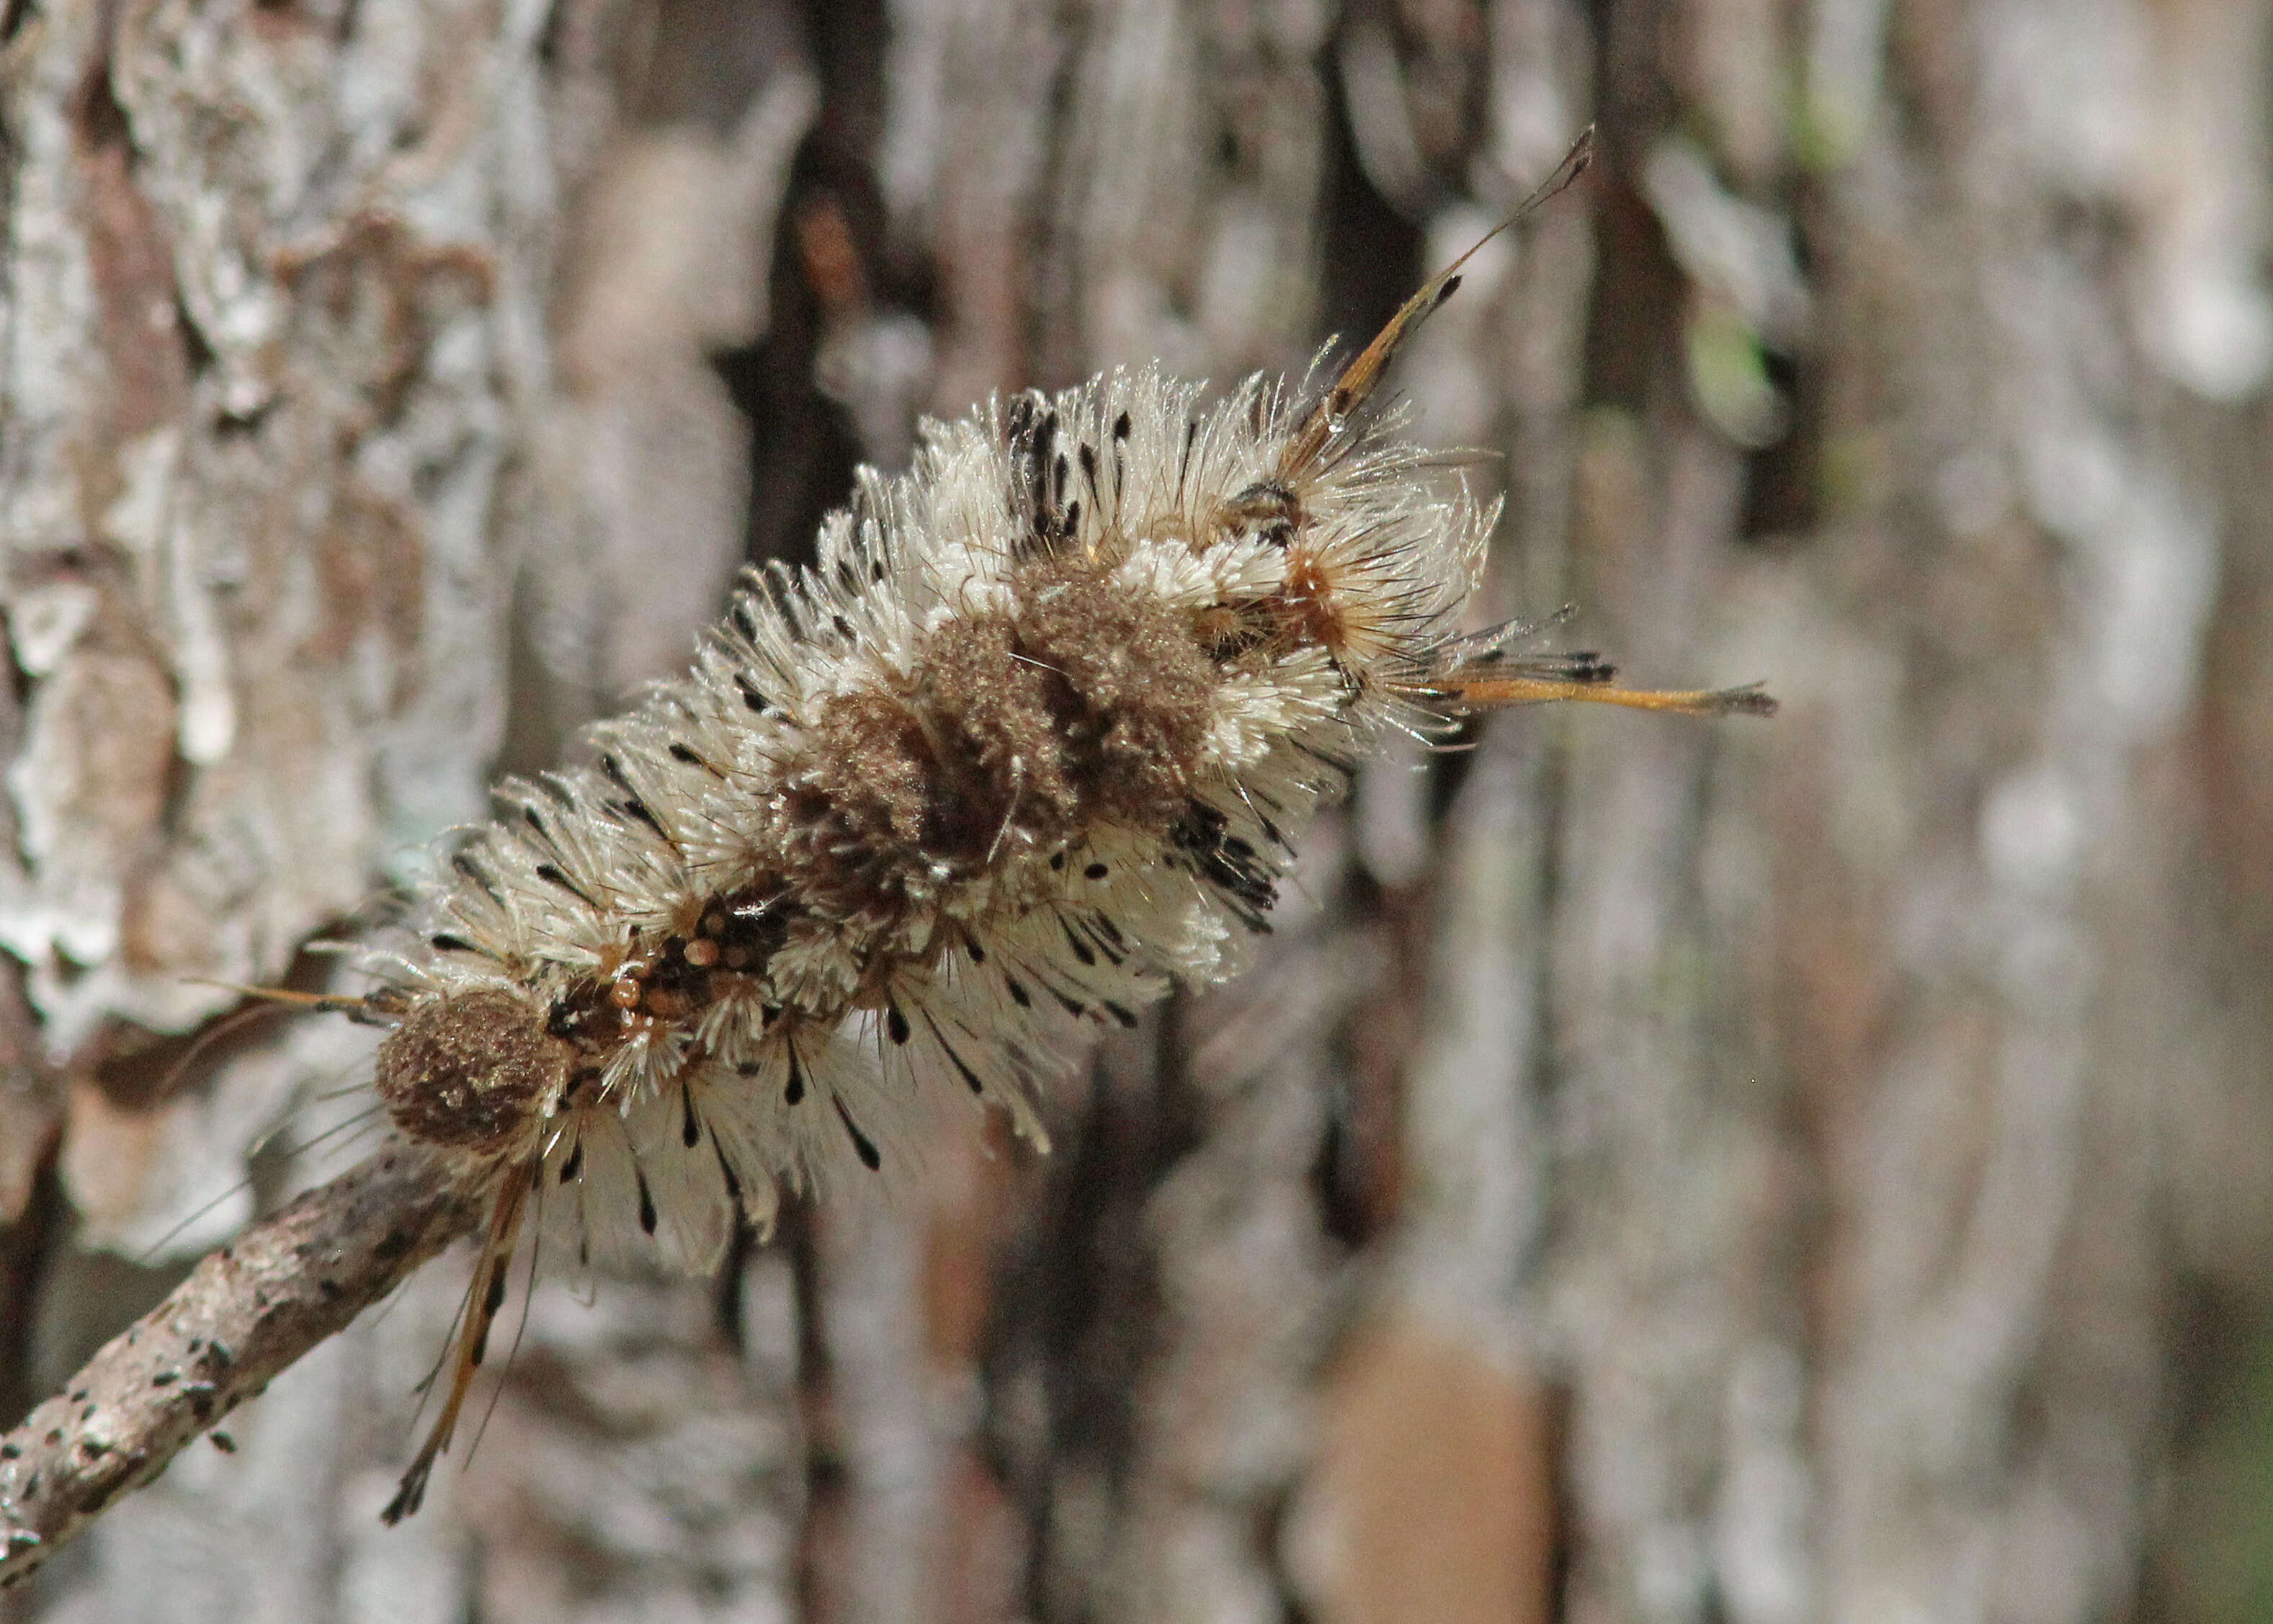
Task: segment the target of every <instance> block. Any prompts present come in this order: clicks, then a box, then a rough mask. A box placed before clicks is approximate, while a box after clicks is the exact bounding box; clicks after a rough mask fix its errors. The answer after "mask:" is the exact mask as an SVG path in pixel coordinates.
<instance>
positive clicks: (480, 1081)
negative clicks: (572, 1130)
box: [378, 987, 570, 1156]
mask: <svg viewBox="0 0 2273 1624" xmlns="http://www.w3.org/2000/svg"><path fill="white" fill-rule="evenodd" d="M569 1058H570V1050H569V1047H568V1045H567V1044H566V1043H564V1042H562V1041H560V1040H559V1039H558V1038H555V1037H553V1036H551V1034H549V1033H547V1032H546V1030H545V1015H544V1010H542V1009H541V1008H539V1007H538V1006H537V1005H536V1004H534V1003H532V1002H531V1001H530V1000H529V999H527V998H525V997H523V996H521V995H520V994H518V993H514V992H508V991H506V990H505V989H502V988H489V987H484V988H476V989H473V990H471V991H469V992H461V993H454V994H451V995H449V996H445V997H439V998H432V999H429V1000H427V1001H426V1002H424V1003H422V1004H418V1005H416V1007H415V1008H413V1009H412V1010H411V1011H410V1013H409V1015H407V1016H405V1017H404V1018H403V1020H402V1024H401V1025H400V1026H396V1027H395V1029H394V1031H393V1032H391V1033H389V1034H387V1035H386V1041H384V1042H383V1043H381V1044H380V1045H379V1063H378V1064H379V1077H378V1083H379V1097H380V1098H381V1099H383V1100H385V1101H386V1109H387V1114H388V1115H389V1116H393V1117H394V1124H395V1126H396V1127H398V1128H400V1129H401V1131H402V1132H404V1133H405V1134H407V1135H408V1136H409V1138H411V1139H416V1140H418V1141H419V1142H421V1143H422V1144H426V1145H433V1146H439V1147H443V1148H445V1149H448V1150H454V1151H463V1152H467V1153H469V1154H473V1155H476V1156H498V1155H503V1154H507V1153H509V1152H511V1151H514V1150H515V1149H517V1148H519V1147H521V1145H522V1144H523V1143H524V1142H525V1140H526V1139H527V1137H528V1133H529V1127H530V1125H531V1124H533V1123H535V1122H536V1120H537V1119H538V1118H539V1117H540V1116H542V1114H543V1113H544V1109H545V1108H546V1107H547V1106H548V1105H550V1104H551V1101H553V1100H555V1099H557V1098H558V1097H559V1093H560V1089H561V1087H562V1086H563V1084H565V1083H566V1080H567V1076H568V1064H569Z"/></svg>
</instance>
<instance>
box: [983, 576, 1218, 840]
mask: <svg viewBox="0 0 2273 1624" xmlns="http://www.w3.org/2000/svg"><path fill="white" fill-rule="evenodd" d="M1021 596H1022V601H1021V604H1020V609H1019V616H1018V641H1019V644H1020V646H1021V648H1022V650H1024V653H1025V654H1026V655H1027V657H1028V658H1031V659H1033V660H1035V661H1038V662H1039V663H1040V664H1041V665H1044V666H1046V667H1047V668H1048V669H1049V670H1050V671H1051V672H1054V673H1056V675H1057V678H1058V680H1059V683H1060V684H1061V692H1060V694H1059V695H1058V704H1057V706H1056V707H1055V709H1056V711H1057V716H1056V721H1057V731H1058V736H1059V737H1060V738H1061V739H1063V740H1064V741H1065V744H1064V747H1063V748H1064V750H1065V757H1066V772H1067V776H1068V777H1069V778H1070V779H1071V780H1072V782H1073V786H1074V790H1075V793H1076V795H1077V796H1078V797H1079V799H1080V802H1081V806H1082V808H1083V810H1084V813H1085V814H1086V815H1087V816H1091V817H1097V818H1102V819H1105V820H1106V821H1109V822H1112V823H1119V824H1122V825H1124V826H1127V827H1131V828H1137V829H1148V830H1153V831H1163V830H1166V829H1167V827H1168V825H1169V824H1170V823H1174V821H1175V819H1176V817H1177V816H1178V815H1179V814H1180V813H1181V812H1182V810H1183V808H1184V803H1185V801H1186V800H1187V799H1188V797H1189V793H1190V784H1191V775H1192V770H1193V766H1194V764H1195V763H1197V761H1198V759H1199V753H1200V747H1201V745H1202V743H1203V742H1204V741H1205V739H1206V737H1207V729H1208V721H1209V717H1210V714H1211V711H1212V706H1213V701H1214V691H1215V683H1216V681H1217V680H1218V679H1217V673H1216V670H1215V666H1214V665H1213V664H1212V662H1211V661H1210V660H1209V658H1208V657H1207V655H1206V654H1205V653H1204V651H1203V650H1201V648H1200V647H1199V644H1198V643H1197V641H1196V639H1195V632H1194V628H1193V626H1192V624H1191V622H1190V620H1189V617H1187V616H1185V615H1183V614H1181V613H1177V612H1176V611H1174V610H1173V609H1171V608H1169V607H1168V606H1167V605H1166V604H1163V603H1162V602H1160V600H1159V598H1156V597H1154V596H1153V595H1152V594H1151V593H1149V592H1132V591H1130V590H1128V588H1126V587H1124V586H1121V585H1120V584H1119V583H1115V582H1114V581H1113V580H1112V579H1111V578H1110V577H1108V576H1105V575H1098V574H1095V573H1093V572H1091V571H1089V570H1086V569H1084V568H1081V567H1080V566H1079V565H1078V564H1072V565H1056V564H1053V565H1046V566H1043V567H1041V568H1038V569H1037V570H1036V571H1035V572H1034V576H1033V578H1032V579H1031V582H1030V583H1025V590H1024V592H1023V593H1022V595H1021Z"/></svg>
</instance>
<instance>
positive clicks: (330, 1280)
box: [0, 1146, 476, 1587]
mask: <svg viewBox="0 0 2273 1624" xmlns="http://www.w3.org/2000/svg"><path fill="white" fill-rule="evenodd" d="M475 1215H476V1205H475V1203H473V1202H472V1201H471V1200H469V1199H468V1198H467V1196H466V1195H465V1193H464V1192H462V1191H461V1190H458V1189H454V1188H452V1187H451V1186H450V1185H448V1184H446V1182H445V1181H444V1180H443V1179H442V1178H441V1177H439V1176H438V1174H437V1173H436V1171H435V1170H434V1169H433V1168H432V1167H431V1165H430V1164H429V1163H427V1162H424V1160H423V1159H422V1158H420V1157H419V1156H417V1155H416V1154H415V1153H413V1152H411V1151H409V1150H407V1149H405V1148H403V1147H399V1146H392V1147H388V1148H387V1149H386V1150H383V1151H381V1152H379V1154H376V1155H374V1156H372V1157H371V1158H370V1159H369V1160H367V1161H365V1162H362V1163H361V1164H359V1165H358V1166H356V1167H355V1168H353V1169H349V1171H348V1172H346V1173H343V1174H341V1176H340V1177H337V1178H335V1179H334V1180H332V1182H331V1183H329V1184H325V1185H323V1186H322V1187H320V1188H319V1189H315V1190H311V1191H310V1192H307V1193H306V1194H305V1195H303V1196H301V1197H300V1198H299V1199H296V1200H295V1201H293V1202H292V1203H291V1204H290V1205H289V1206H288V1207H285V1208H284V1209H283V1210H282V1211H281V1212H280V1213H278V1214H276V1215H275V1216H274V1217H273V1218H270V1219H267V1220H266V1221H265V1222H260V1223H258V1224H256V1225H254V1226H253V1227H252V1228H251V1229H249V1230H247V1231H246V1232H245V1233H244V1235H242V1236H240V1237H238V1238H237V1239H236V1241H235V1242H234V1243H232V1244H229V1245H227V1246H223V1247H222V1248H221V1249H220V1250H219V1251H218V1252H214V1253H213V1254H212V1255H211V1256H209V1257H207V1258H206V1259H205V1260H204V1261H203V1262H201V1263H199V1265H198V1266H197V1267H196V1268H195V1269H193V1270H192V1271H191V1274H190V1277H189V1278H188V1279H187V1280H185V1281H184V1282H182V1283H181V1285H180V1286H179V1287H177V1288H176V1289H175V1290H174V1292H173V1293H172V1294H171V1295H170V1296H169V1297H167V1298H166V1300H165V1301H164V1302H162V1303H161V1304H159V1305H158V1306H157V1307H156V1308H155V1309H154V1310H152V1311H151V1312H149V1313H147V1314H146V1315H145V1316H143V1318H142V1319H141V1320H140V1321H139V1322H138V1323H137V1324H135V1325H133V1326H132V1327H129V1328H128V1329H127V1330H126V1331H125V1332H124V1333H123V1334H122V1335H118V1336H116V1337H114V1338H113V1339H112V1340H111V1341H110V1342H109V1344H107V1345H106V1346H105V1347H104V1348H103V1349H102V1350H101V1352H100V1353H97V1354H96V1355H95V1356H94V1358H92V1359H90V1360H89V1361H87V1363H86V1367H85V1368H83V1369H82V1370H81V1371H80V1372H79V1374H78V1375H76V1376H75V1377H73V1378H72V1379H71V1382H70V1384H69V1386H68V1387H65V1389H64V1391H63V1392H61V1393H59V1394H57V1395H56V1396H55V1397H53V1398H51V1399H49V1400H48V1401H47V1402H45V1403H43V1404H41V1405H40V1406H39V1407H38V1408H37V1409H35V1410H33V1411H32V1413H31V1414H30V1416H28V1417H26V1419H25V1420H24V1422H23V1424H22V1425H19V1426H18V1427H17V1428H16V1430H15V1431H13V1432H10V1433H9V1434H8V1435H7V1437H6V1438H5V1439H4V1440H0V1527H4V1530H5V1533H4V1536H0V1538H4V1539H5V1541H6V1544H5V1546H4V1549H0V1587H6V1586H10V1585H13V1584H15V1583H17V1582H18V1581H19V1580H21V1579H23V1578H25V1577H26V1576H27V1575H30V1574H31V1573H32V1572H33V1571H34V1569H36V1568H38V1567H39V1566H40V1565H41V1563H42V1562H44V1561H45V1560H47V1559H48V1557H49V1555H50V1554H51V1553H54V1552H55V1551H56V1548H57V1547H59V1546H61V1545H64V1544H66V1543H67V1542H69V1541H70V1540H71V1539H72V1538H75V1537H77V1536H78V1535H79V1532H80V1531H81V1530H84V1529H86V1527H87V1525H88V1524H89V1523H91V1522H94V1519H95V1517H96V1516H97V1515H100V1514H101V1511H102V1510H103V1508H104V1507H107V1506H109V1504H110V1503H111V1502H112V1501H114V1500H117V1499H118V1498H119V1497H120V1496H121V1495H123V1494H124V1493H126V1492H129V1491H130V1490H133V1489H138V1488H139V1487H141V1486H142V1485H144V1484H146V1483H147V1482H149V1481H150V1480H151V1479H152V1478H154V1477H156V1476H157V1475H158V1474H159V1473H160V1472H161V1471H162V1470H165V1467H166V1463H167V1462H169V1461H170V1460H172V1459H173V1457H174V1456H175V1455H176V1454H177V1453H179V1452H180V1450H181V1449H182V1447H184V1445H186V1444H188V1443H190V1442H191V1440H194V1439H195V1438H196V1437H197V1435H198V1434H199V1433H200V1432H204V1431H205V1430H206V1428H207V1427H209V1426H211V1425H213V1424H214V1422H216V1421H218V1420H220V1419H221V1417H223V1416H226V1415H227V1414H229V1411H231V1410H235V1409H236V1407H237V1406H238V1405H239V1404H241V1403H243V1402H244V1401H245V1400H247V1399H249V1398H252V1397H255V1396H257V1395H259V1393H260V1392H261V1391H262V1389H264V1388H265V1387H267V1385H268V1383H269V1382H270V1381H271V1380H273V1379H274V1378H275V1377H276V1376H277V1375H278V1374H279V1373H280V1372H282V1371H283V1370H284V1369H285V1367H286V1366H288V1365H291V1364H292V1363H293V1362H294V1361H296V1360H297V1359H298V1358H299V1357H301V1355H303V1354H304V1353H306V1352H307V1351H308V1350H310V1349H311V1348H313V1347H314V1346H315V1345H316V1344H317V1343H319V1342H322V1341H323V1340H324V1339H325V1338H326V1337H327V1336H329V1335H332V1334H333V1333H334V1332H335V1331H340V1330H344V1329H345V1328H346V1327H347V1326H348V1325H349V1323H350V1322H351V1321H352V1320H353V1319H355V1317H356V1315H357V1314H360V1313H361V1312H363V1311H364V1309H366V1308H368V1307H370V1306H371V1304H373V1303H376V1302H378V1301H379V1298H381V1297H385V1296H386V1294H387V1293H388V1292H390V1291H392V1290H393V1289H394V1288H395V1287H396V1286H397V1285H399V1284H401V1282H402V1281H403V1280H405V1279H406V1278H407V1277H409V1274H410V1273H411V1271H412V1270H414V1269H416V1267H418V1266H419V1265H420V1264H422V1263H424V1261H426V1259H429V1258H431V1257H432V1256H433V1255H434V1254H435V1253H436V1252H439V1251H440V1250H441V1249H442V1248H443V1247H444V1246H446V1245H447V1244H449V1243H450V1242H451V1241H453V1240H454V1239H455V1238H457V1237H458V1236H460V1235H461V1234H463V1233H464V1232H465V1231H466V1230H467V1229H469V1228H471V1227H472V1224H473V1222H474V1218H475Z"/></svg>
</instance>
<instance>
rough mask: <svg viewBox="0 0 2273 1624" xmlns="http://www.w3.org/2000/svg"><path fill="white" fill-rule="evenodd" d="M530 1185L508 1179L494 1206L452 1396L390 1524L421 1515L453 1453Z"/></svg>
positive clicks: (461, 1332)
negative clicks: (453, 1437)
mask: <svg viewBox="0 0 2273 1624" xmlns="http://www.w3.org/2000/svg"><path fill="white" fill-rule="evenodd" d="M529 1185H530V1180H529V1178H528V1177H525V1176H523V1175H521V1174H515V1175H514V1176H512V1177H507V1178H506V1179H505V1180H504V1181H503V1183H502V1184H500V1185H499V1190H498V1192H497V1199H495V1200H494V1201H493V1202H492V1203H491V1207H490V1222H489V1229H488V1234H487V1236H486V1237H485V1238H484V1241H483V1244H482V1260H481V1263H480V1265H479V1266H478V1267H476V1270H475V1273H474V1282H473V1285H472V1287H471V1288H470V1289H469V1291H468V1293H467V1296H466V1307H465V1312H463V1314H462V1315H461V1316H460V1318H459V1320H458V1334H457V1339H456V1341H455V1342H453V1343H452V1345H451V1350H450V1358H449V1365H450V1390H449V1393H448V1395H447V1396H446V1397H445V1398H444V1399H443V1401H442V1413H441V1414H439V1415H438V1416H436V1417H434V1425H432V1426H431V1428H429V1429H428V1431H427V1433H426V1441H425V1442H424V1443H423V1444H421V1445H420V1446H419V1447H418V1455H417V1458H416V1459H415V1460H413V1461H412V1462H410V1469H409V1470H408V1471H406V1472H404V1473H403V1474H402V1483H401V1486H400V1487H399V1488H397V1489H396V1490H395V1492H394V1499H393V1500H389V1501H388V1502H387V1503H386V1510H384V1511H382V1512H380V1513H379V1516H380V1517H381V1518H382V1519H383V1520H384V1521H385V1522H388V1523H389V1524H393V1523H396V1522H401V1521H402V1519H403V1518H405V1517H407V1516H409V1515H410V1514H411V1513H413V1512H415V1511H416V1510H417V1509H418V1507H419V1504H420V1502H422V1501H423V1500H425V1498H426V1481H427V1479H428V1478H429V1477H432V1476H433V1472H434V1462H436V1461H437V1460H439V1459H440V1458H441V1455H442V1452H443V1451H444V1450H446V1449H447V1448H448V1447H450V1434H451V1433H452V1432H454V1430H455V1429H456V1427H457V1425H458V1412H459V1411H460V1410H462V1409H464V1408H465V1402H466V1395H467V1393H468V1392H469V1391H470V1390H471V1389H472V1387H473V1385H474V1375H475V1372H477V1371H479V1370H480V1369H481V1366H482V1356H483V1355H484V1354H485V1353H487V1352H488V1351H489V1341H490V1327H491V1325H493V1324H495V1323H496V1320H497V1316H498V1310H499V1308H501V1307H502V1306H504V1304H505V1284H506V1271H507V1270H509V1269H511V1268H512V1267H513V1253H514V1244H515V1243H516V1242H518V1241H519V1239H520V1238H521V1213H522V1210H523V1207H524V1206H525V1205H526V1203H527V1201H528V1199H529Z"/></svg>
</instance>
